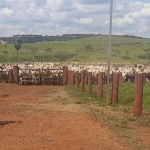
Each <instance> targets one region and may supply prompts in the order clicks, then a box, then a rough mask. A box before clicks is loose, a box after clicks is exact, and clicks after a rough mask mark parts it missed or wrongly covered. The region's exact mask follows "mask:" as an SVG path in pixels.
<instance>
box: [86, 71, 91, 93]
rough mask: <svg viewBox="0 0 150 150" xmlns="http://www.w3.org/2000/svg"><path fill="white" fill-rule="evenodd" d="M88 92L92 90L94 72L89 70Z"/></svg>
mask: <svg viewBox="0 0 150 150" xmlns="http://www.w3.org/2000/svg"><path fill="white" fill-rule="evenodd" d="M87 92H88V93H91V92H92V72H88V85H87Z"/></svg>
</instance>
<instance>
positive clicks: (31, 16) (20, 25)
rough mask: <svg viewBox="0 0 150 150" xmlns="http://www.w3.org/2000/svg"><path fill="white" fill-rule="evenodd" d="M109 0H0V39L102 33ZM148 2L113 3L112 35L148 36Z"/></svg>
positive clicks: (149, 22)
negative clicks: (27, 35) (20, 36)
mask: <svg viewBox="0 0 150 150" xmlns="http://www.w3.org/2000/svg"><path fill="white" fill-rule="evenodd" d="M109 11H110V0H95V1H94V0H19V1H14V0H1V3H0V32H1V36H12V35H13V34H21V33H24V34H38V33H40V34H43V35H51V34H53V35H56V34H69V33H104V34H108V30H109ZM149 24H150V2H149V1H146V0H126V1H124V0H115V1H114V5H113V31H112V32H113V34H129V35H130V34H132V35H138V36H144V37H150V35H149V34H148V33H150V28H149Z"/></svg>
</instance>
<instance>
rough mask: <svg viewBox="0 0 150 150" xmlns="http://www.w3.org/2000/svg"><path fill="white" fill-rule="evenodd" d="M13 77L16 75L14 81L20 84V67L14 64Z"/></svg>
mask: <svg viewBox="0 0 150 150" xmlns="http://www.w3.org/2000/svg"><path fill="white" fill-rule="evenodd" d="M13 77H14V83H17V84H19V67H18V66H13Z"/></svg>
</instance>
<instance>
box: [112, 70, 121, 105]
mask: <svg viewBox="0 0 150 150" xmlns="http://www.w3.org/2000/svg"><path fill="white" fill-rule="evenodd" d="M118 90H119V73H116V72H115V73H113V75H112V97H111V102H112V103H117V102H118Z"/></svg>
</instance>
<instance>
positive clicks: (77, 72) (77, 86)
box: [75, 71, 79, 88]
mask: <svg viewBox="0 0 150 150" xmlns="http://www.w3.org/2000/svg"><path fill="white" fill-rule="evenodd" d="M75 87H76V88H79V71H76V72H75Z"/></svg>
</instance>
